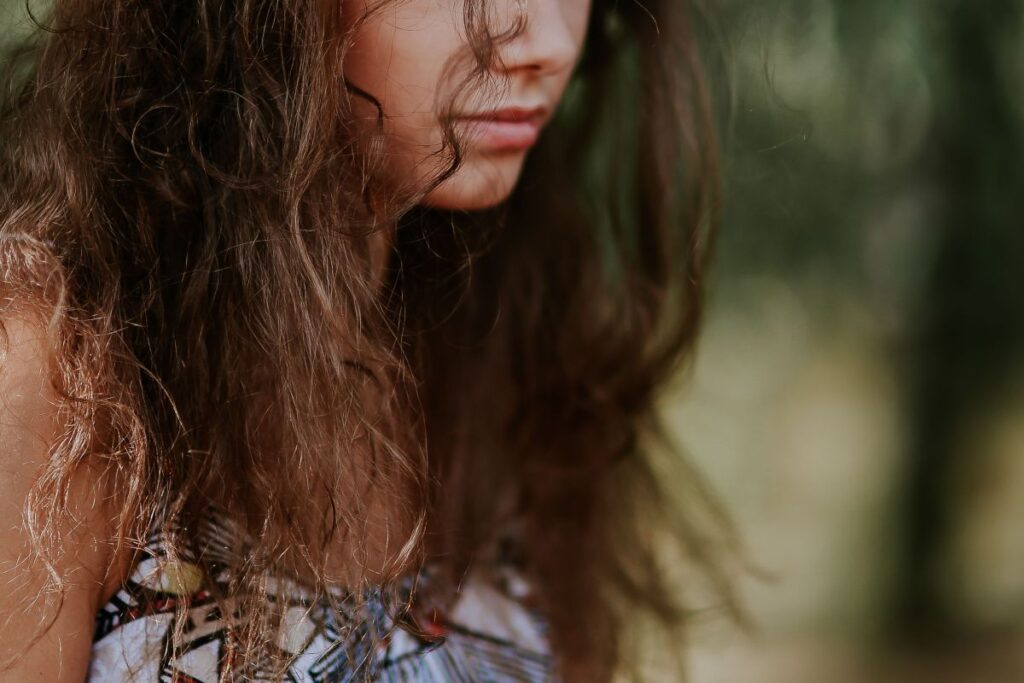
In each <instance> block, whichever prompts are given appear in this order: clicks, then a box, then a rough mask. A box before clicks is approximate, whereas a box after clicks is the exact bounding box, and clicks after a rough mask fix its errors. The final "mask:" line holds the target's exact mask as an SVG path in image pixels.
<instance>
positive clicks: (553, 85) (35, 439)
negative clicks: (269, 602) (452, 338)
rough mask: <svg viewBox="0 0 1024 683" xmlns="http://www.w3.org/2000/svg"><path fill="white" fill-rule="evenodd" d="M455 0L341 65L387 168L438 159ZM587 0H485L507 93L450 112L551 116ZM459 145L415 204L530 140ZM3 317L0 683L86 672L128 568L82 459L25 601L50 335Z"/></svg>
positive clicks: (515, 168) (456, 20)
mask: <svg viewBox="0 0 1024 683" xmlns="http://www.w3.org/2000/svg"><path fill="white" fill-rule="evenodd" d="M348 1H349V0H346V2H348ZM461 2H462V0H405V1H404V2H400V3H397V4H394V5H393V6H389V7H388V8H387V9H386V10H385V11H383V12H381V13H378V14H376V15H374V17H373V18H372V19H371V20H370V21H369V22H367V23H365V24H363V25H362V26H361V27H360V29H359V31H358V33H357V35H356V40H355V44H354V47H353V49H352V51H351V52H350V53H349V56H348V59H347V61H346V63H345V65H344V75H345V76H346V77H347V78H349V79H350V80H351V81H352V82H353V83H355V84H356V85H357V86H359V87H360V88H362V89H364V90H366V91H368V92H370V93H372V94H373V95H374V96H376V97H377V98H378V99H379V100H380V102H381V104H382V108H383V111H384V114H385V132H386V133H387V139H388V140H389V142H388V144H389V145H390V148H389V150H388V151H389V159H390V160H391V162H390V163H391V167H390V168H389V169H388V170H389V171H390V172H391V173H392V174H394V177H398V178H401V179H406V180H411V181H414V182H419V181H422V180H424V179H425V178H428V177H429V176H430V175H431V174H432V173H434V172H435V171H436V170H437V168H438V167H437V161H436V158H434V157H431V152H434V151H436V150H437V149H439V148H440V145H441V141H442V138H441V128H440V125H439V122H438V118H437V114H436V112H435V110H434V106H435V102H436V101H438V100H437V96H438V95H441V96H442V101H443V98H444V97H446V96H447V95H448V94H450V93H449V92H447V91H446V87H447V86H446V85H445V83H444V81H443V79H442V75H443V69H444V67H445V64H446V62H447V61H448V60H449V58H451V57H452V56H453V55H455V54H456V53H457V52H459V51H460V50H462V49H463V48H464V41H463V38H462V27H463V24H462V7H461ZM590 3H591V0H527V1H526V2H522V1H521V0H520V1H517V0H493V2H491V3H490V7H491V12H492V15H491V16H492V17H493V20H494V22H495V23H494V24H493V26H494V27H495V28H496V29H497V30H499V31H500V30H503V29H506V28H508V27H509V26H510V25H511V23H512V20H513V19H514V17H515V12H517V11H519V10H521V9H522V10H525V11H526V12H527V26H526V29H525V31H524V32H523V33H522V34H520V35H519V36H518V37H517V38H516V39H515V40H514V41H512V42H510V43H507V44H504V45H503V46H501V47H500V48H499V49H500V55H501V57H502V60H495V64H494V65H493V66H492V73H493V75H495V76H498V77H499V80H503V81H504V82H505V83H506V84H507V90H506V91H504V93H494V94H490V93H472V95H473V97H472V98H466V97H465V93H460V95H462V96H463V102H462V105H463V106H464V107H465V108H464V109H461V110H460V112H463V113H474V112H480V111H484V110H491V109H497V108H500V107H504V106H514V105H518V106H534V105H538V104H539V105H543V106H544V107H546V109H547V111H548V115H549V116H550V113H551V112H552V111H553V110H554V109H555V108H556V107H557V104H558V101H559V100H560V98H561V97H562V94H563V93H564V91H565V88H566V85H567V84H568V82H569V78H570V76H571V74H572V71H573V68H574V67H575V65H576V62H577V60H578V58H579V55H580V53H581V50H582V46H583V39H584V35H585V31H586V26H587V21H588V17H589V13H590ZM350 5H351V11H349V12H348V14H349V16H350V17H354V16H358V15H359V14H361V13H362V12H363V11H364V10H365V9H366V0H351V2H350ZM502 62H503V63H502ZM457 75H458V74H456V80H457ZM357 113H358V114H360V116H362V117H365V120H366V121H372V120H373V119H374V118H375V117H376V111H375V110H374V109H373V108H372V107H370V106H369V105H366V107H365V108H364V109H363V110H362V111H361V112H357ZM465 152H466V154H465V157H464V162H463V165H462V166H461V168H460V169H459V171H458V172H457V173H456V174H455V175H453V176H452V177H450V178H448V179H447V180H446V181H445V182H444V183H443V184H442V185H440V186H439V187H437V188H435V189H434V190H433V191H432V192H430V193H429V194H428V195H427V196H426V198H425V199H424V203H425V204H426V205H429V206H433V207H436V208H446V209H458V210H466V211H471V210H478V209H483V208H487V207H490V206H492V205H495V204H497V203H500V202H501V201H503V200H504V199H506V198H507V197H508V195H509V194H510V193H511V192H512V190H513V188H514V187H515V185H516V182H517V181H518V179H519V176H520V173H521V171H522V167H523V163H524V161H525V159H526V155H527V154H528V153H529V150H528V149H520V150H506V151H500V150H494V149H489V148H488V147H487V146H486V145H484V144H476V143H475V141H474V139H473V138H472V137H470V138H469V139H468V146H467V147H466V149H465ZM385 246H386V243H384V244H382V248H383V247H385ZM381 253H383V252H381ZM4 322H5V324H6V325H7V329H8V333H9V335H10V338H9V341H10V344H9V346H7V348H6V349H4V352H2V353H0V397H2V399H3V400H0V665H2V664H3V663H5V661H6V660H7V659H8V658H9V657H11V656H13V655H20V658H19V659H17V661H16V663H15V664H14V666H13V667H12V668H7V669H4V670H0V683H4V682H6V681H19V682H21V681H48V682H54V681H55V682H58V683H65V682H74V681H83V680H85V677H86V675H87V671H88V663H89V656H90V652H91V635H92V628H93V618H94V615H95V613H96V611H97V610H98V609H99V608H100V607H101V606H102V605H103V603H104V602H105V601H106V600H108V599H109V597H110V595H112V594H113V592H114V591H115V590H116V588H117V585H118V584H119V583H120V581H121V580H123V577H124V576H125V574H126V572H127V570H128V567H126V566H124V563H123V561H122V559H121V558H116V557H113V556H112V553H111V552H110V549H109V548H106V547H104V546H103V545H102V544H99V543H96V542H95V539H97V538H109V537H110V533H111V529H112V528H113V526H112V522H111V512H110V511H106V510H102V509H98V504H97V501H98V500H104V499H106V498H108V497H109V496H108V494H107V493H105V490H106V488H107V487H106V486H105V484H104V481H103V477H102V476H101V474H100V473H98V472H95V471H93V470H92V468H90V467H83V468H81V469H80V470H79V471H78V472H76V475H75V478H74V481H73V482H72V492H71V496H70V504H71V506H72V508H73V509H74V511H75V513H76V514H75V517H76V518H77V519H78V520H80V522H79V523H78V524H77V525H76V526H75V527H74V528H71V529H65V530H62V531H63V533H65V534H66V536H65V537H66V538H67V539H68V542H67V544H66V545H65V547H66V548H67V549H68V552H66V553H65V554H64V555H63V556H62V557H61V558H60V560H59V562H60V563H59V565H58V566H57V569H58V571H61V572H62V573H64V574H65V576H66V577H67V579H68V581H67V591H66V593H65V596H64V603H63V607H62V608H61V609H60V610H59V611H57V610H56V609H55V608H53V606H52V605H51V606H50V607H49V608H48V607H46V606H45V605H43V604H42V603H38V602H36V603H30V602H26V601H25V596H31V595H33V594H34V592H35V591H34V590H33V589H34V588H36V589H37V588H38V587H39V586H42V585H43V584H44V581H45V570H44V568H43V567H42V566H41V564H40V563H39V562H38V561H35V560H34V559H33V558H32V555H31V552H30V546H29V542H28V537H27V534H26V532H25V529H24V526H23V522H22V517H21V510H22V509H23V508H24V504H25V500H26V496H27V495H28V492H29V490H30V489H31V487H32V484H33V483H34V481H35V476H36V473H37V472H38V471H39V469H40V468H41V466H42V465H43V463H44V462H45V460H46V457H47V453H48V448H49V445H50V443H52V441H53V440H54V439H55V438H57V437H58V434H59V431H60V430H59V425H58V416H57V414H56V410H55V408H54V405H55V402H54V398H53V396H52V394H51V389H50V388H49V385H48V383H47V381H46V377H47V372H48V366H47V363H48V358H49V356H50V354H51V344H50V342H49V340H48V339H47V337H46V334H45V331H44V329H43V328H42V327H41V326H39V325H36V324H34V323H33V322H32V321H30V320H20V319H16V318H5V320H4ZM90 539H93V540H92V542H90ZM46 617H55V620H54V622H53V624H52V626H51V628H50V629H49V631H48V632H47V633H46V635H45V637H43V638H42V639H39V640H38V641H32V640H31V639H30V638H28V637H27V636H28V635H29V634H32V633H33V632H35V631H36V626H37V625H38V623H39V620H40V619H41V618H46ZM0 668H2V666H0Z"/></svg>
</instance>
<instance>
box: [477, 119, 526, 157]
mask: <svg viewBox="0 0 1024 683" xmlns="http://www.w3.org/2000/svg"><path fill="white" fill-rule="evenodd" d="M462 121H463V122H464V123H466V124H467V126H468V127H469V131H470V134H471V135H472V136H473V138H474V140H475V141H476V142H477V143H479V144H482V145H484V146H486V147H487V148H489V149H492V150H496V151H499V150H523V149H527V148H529V147H532V146H533V144H534V143H535V142H537V138H538V137H539V135H540V125H538V124H537V123H536V122H534V121H499V120H497V119H462Z"/></svg>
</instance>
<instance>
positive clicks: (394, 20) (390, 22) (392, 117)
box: [344, 0, 459, 144]
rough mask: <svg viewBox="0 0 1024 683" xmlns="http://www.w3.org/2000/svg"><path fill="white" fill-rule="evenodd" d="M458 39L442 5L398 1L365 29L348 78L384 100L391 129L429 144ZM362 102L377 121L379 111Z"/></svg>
mask: <svg viewBox="0 0 1024 683" xmlns="http://www.w3.org/2000/svg"><path fill="white" fill-rule="evenodd" d="M458 41H459V36H458V33H457V31H456V30H455V25H454V23H453V21H452V17H451V14H450V12H449V11H448V10H447V9H446V8H445V7H443V6H442V4H441V3H435V2H428V1H426V0H411V1H409V2H403V3H395V5H393V6H388V7H387V8H386V9H385V10H384V11H382V12H380V13H379V14H377V15H375V16H374V17H373V18H372V19H371V20H370V21H368V22H365V23H364V24H363V25H362V27H360V29H359V31H358V33H357V34H356V36H355V39H354V42H353V44H352V47H351V49H350V51H349V53H348V55H347V56H346V60H345V66H344V72H345V77H346V78H347V79H348V80H349V81H350V82H352V83H353V84H354V85H356V86H358V87H359V88H361V89H363V90H365V91H366V92H368V93H370V94H371V95H373V96H374V97H376V98H377V99H378V100H379V102H380V104H381V107H382V108H383V111H384V115H385V118H386V128H385V131H386V132H388V133H389V134H391V135H394V136H395V138H396V139H398V140H403V141H405V142H406V143H411V144H426V140H427V138H432V137H433V136H434V135H436V133H437V131H436V130H435V129H436V118H435V113H434V107H435V98H436V96H437V89H438V81H439V79H440V77H441V75H442V70H443V67H444V64H445V60H446V59H447V57H448V55H449V54H451V53H452V52H454V51H455V50H456V49H457V47H458V44H459V43H458ZM357 99H361V98H357ZM359 106H360V108H361V109H360V114H361V115H363V116H368V117H369V119H370V122H371V123H372V121H373V119H375V117H376V109H375V108H374V107H373V106H372V105H371V104H370V103H368V102H367V103H365V104H360V105H359Z"/></svg>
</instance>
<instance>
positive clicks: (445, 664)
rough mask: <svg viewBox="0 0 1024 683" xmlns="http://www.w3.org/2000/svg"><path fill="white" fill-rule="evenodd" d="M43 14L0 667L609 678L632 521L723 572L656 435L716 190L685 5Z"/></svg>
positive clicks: (9, 251) (21, 67) (25, 218)
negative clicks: (680, 495)
mask: <svg viewBox="0 0 1024 683" xmlns="http://www.w3.org/2000/svg"><path fill="white" fill-rule="evenodd" d="M41 21H42V25H41V26H39V27H38V28H37V30H36V31H35V32H34V33H33V34H32V35H31V36H29V37H28V38H27V39H26V40H25V41H24V42H23V43H22V44H21V45H19V46H17V47H16V48H15V49H13V50H12V51H11V59H10V60H9V61H8V67H9V71H8V78H9V82H10V85H9V86H8V87H7V88H6V89H5V92H7V93H9V95H8V96H7V99H6V101H5V102H4V110H3V116H2V122H0V125H2V129H0V133H2V137H0V140H2V145H3V153H2V164H0V167H2V174H3V178H2V190H0V192H2V197H0V218H2V223H0V273H2V274H3V280H2V282H0V321H2V324H3V329H4V337H3V339H0V341H2V342H3V347H2V348H3V351H4V356H3V366H2V374H0V383H2V386H0V391H2V393H3V396H4V401H3V404H2V415H0V423H2V425H0V448H2V453H0V460H2V463H3V468H4V472H5V476H4V478H3V481H2V483H0V487H2V498H3V500H4V503H3V507H2V508H0V515H2V517H3V524H2V526H3V529H4V530H3V532H2V533H3V534H4V535H3V537H2V538H0V548H2V549H0V562H2V564H0V571H2V572H3V574H4V585H5V586H7V587H9V590H7V591H6V592H5V594H3V595H0V611H2V613H3V614H4V615H6V616H7V619H6V621H5V622H3V623H2V626H0V629H2V631H0V636H2V637H0V643H2V647H3V650H4V651H3V655H4V666H5V667H6V668H5V670H4V671H5V673H4V674H3V675H4V676H6V677H7V678H9V679H10V680H19V681H20V680H46V681H82V680H86V679H88V680H91V681H120V680H140V681H156V680H187V681H191V680H200V681H207V680H210V681H213V680H223V681H227V680H242V679H248V678H252V679H257V680H298V681H314V680H330V681H334V680H351V679H354V678H357V677H361V676H364V675H365V676H367V677H380V678H381V679H382V680H410V679H411V680H495V681H500V680H548V679H559V680H564V681H569V682H572V681H601V680H609V679H610V678H611V676H612V675H613V672H615V671H618V670H625V669H627V668H628V667H629V666H630V665H631V664H635V663H639V660H638V659H636V658H631V657H630V654H629V653H630V652H631V651H632V644H630V643H629V642H628V638H627V634H628V632H627V626H629V627H632V626H633V625H634V624H637V623H643V617H644V616H645V615H647V616H649V617H651V618H652V619H653V623H654V624H656V625H658V626H660V627H662V631H661V632H663V633H665V634H668V635H669V637H670V638H672V639H671V640H668V641H666V642H667V643H669V644H670V646H671V645H675V644H676V643H677V641H676V640H675V639H674V638H675V637H676V636H675V635H672V634H676V635H678V633H677V629H678V627H680V626H681V625H682V624H683V621H684V620H683V617H684V616H685V613H686V612H685V610H684V606H683V605H682V603H681V602H680V600H679V599H678V595H679V590H678V586H675V585H673V581H675V580H678V577H672V576H670V575H669V573H668V572H667V570H666V568H665V567H664V566H663V564H664V559H665V557H666V556H664V555H663V554H662V551H661V549H662V548H664V547H665V544H666V542H667V540H666V539H667V535H666V533H659V534H658V535H657V536H655V534H654V533H653V530H655V529H659V528H660V529H662V530H663V532H670V533H674V534H675V536H676V537H677V539H678V540H681V541H682V544H681V545H679V546H678V547H679V548H681V549H682V550H683V551H684V552H686V553H687V554H688V556H689V557H690V558H691V559H695V560H697V565H698V566H699V567H702V568H703V569H705V570H706V571H705V572H704V575H705V576H707V577H709V578H710V580H711V581H712V585H713V586H717V587H718V588H719V589H722V591H723V593H722V595H723V597H725V599H726V600H727V604H728V591H727V590H726V589H727V584H726V583H725V582H724V580H723V579H722V573H721V567H720V566H719V565H720V561H719V559H717V558H718V555H716V554H715V553H714V552H711V549H712V548H715V547H717V546H710V547H709V546H708V545H707V544H706V543H705V542H703V541H700V539H701V538H705V537H708V536H709V534H711V533H718V531H719V530H718V528H717V527H718V526H720V522H721V518H720V517H719V516H718V515H717V513H715V509H714V507H713V506H711V505H709V504H705V505H702V506H701V507H699V509H693V508H692V506H693V505H694V504H695V503H696V502H699V501H700V500H703V498H701V497H700V493H699V488H697V487H694V486H688V487H687V486H685V482H683V481H681V480H680V479H678V477H677V478H675V479H671V480H670V482H669V483H670V484H671V488H670V489H668V490H663V489H662V486H661V480H660V477H663V476H670V475H666V473H665V472H664V471H659V470H658V466H657V463H656V461H655V460H654V459H653V457H652V453H654V452H655V450H654V449H653V448H652V445H653V444H654V442H655V439H656V437H657V436H658V434H659V431H658V429H657V422H656V420H655V415H654V411H653V408H652V404H653V399H654V397H655V395H656V390H657V388H658V387H659V386H660V385H661V384H662V383H663V382H664V381H665V380H666V379H668V378H669V376H670V374H671V372H672V371H673V369H674V368H676V367H677V365H678V364H679V362H680V361H681V360H683V359H685V358H687V357H688V356H689V353H690V351H691V350H692V347H693V343H694V339H695V336H696V333H697V329H698V323H699V319H700V301H701V291H702V286H703V274H704V268H705V263H706V260H707V258H708V253H709V247H710V242H711V236H712V234H713V232H712V228H713V227H714V224H715V222H716V220H717V213H716V187H717V176H716V165H715V154H714V150H715V143H714V137H713V134H712V130H711V126H710V123H709V120H710V115H709V105H708V101H707V95H706V93H705V89H704V85H703V81H702V78H701V73H700V68H699V62H698V58H697V51H696V46H695V44H694V42H693V40H692V38H691V36H690V33H689V26H690V23H689V22H690V16H689V14H688V12H687V11H686V8H685V6H684V4H683V3H680V2H678V1H677V0H664V1H662V0H657V1H652V2H647V3H645V4H640V3H623V2H614V0H592V1H591V0H529V2H526V3H522V2H513V1H512V0H487V1H485V0H451V2H431V1H430V0H407V1H405V2H396V1H395V0H386V1H382V2H374V3H366V2H360V1H359V0H345V1H344V2H338V3H324V2H319V1H311V0H287V1H286V0H279V1H278V2H266V1H265V0H234V1H231V2H228V1H226V0H182V1H180V2H162V3H136V2H126V1H125V0H56V1H55V2H54V3H53V6H52V9H51V15H50V16H48V17H47V18H46V19H44V20H41ZM686 481H692V480H691V479H687V480H686ZM684 488H685V492H686V503H687V506H690V507H689V508H688V509H687V510H686V511H685V513H686V514H683V512H684V511H683V509H682V507H681V506H677V507H679V512H678V514H677V513H674V512H673V510H674V509H676V508H674V507H673V501H672V499H671V496H670V495H668V494H669V493H675V492H678V491H681V490H683V489H684ZM709 513H710V514H709ZM659 520H660V522H659ZM702 520H705V521H702ZM657 524H661V526H660V527H658V526H656V525H657ZM651 633H652V634H653V633H654V632H653V631H651ZM645 637H646V636H645ZM673 649H674V648H673ZM5 680H6V679H5Z"/></svg>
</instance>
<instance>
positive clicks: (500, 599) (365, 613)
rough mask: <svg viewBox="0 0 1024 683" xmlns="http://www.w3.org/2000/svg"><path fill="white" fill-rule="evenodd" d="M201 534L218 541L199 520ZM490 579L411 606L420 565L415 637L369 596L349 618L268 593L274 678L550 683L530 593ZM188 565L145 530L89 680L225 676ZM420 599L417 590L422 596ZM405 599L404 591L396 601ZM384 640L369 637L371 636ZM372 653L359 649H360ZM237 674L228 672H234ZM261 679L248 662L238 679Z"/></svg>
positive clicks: (116, 682)
mask: <svg viewBox="0 0 1024 683" xmlns="http://www.w3.org/2000/svg"><path fill="white" fill-rule="evenodd" d="M208 526H209V528H208V529H207V530H206V533H207V534H208V535H210V536H212V537H216V536H217V535H218V534H224V533H226V530H225V529H224V527H222V526H218V525H217V524H215V523H212V522H211V523H210V524H209V525H208ZM498 566H499V569H500V571H499V573H498V575H497V576H498V578H497V579H486V580H485V579H484V578H483V574H482V573H474V572H470V574H469V575H468V576H467V577H466V580H465V581H464V582H463V583H462V585H461V586H460V588H459V591H458V595H457V599H456V601H455V602H454V603H453V604H452V607H451V609H449V610H447V611H446V612H445V611H442V610H439V609H437V608H436V607H434V606H432V605H431V604H428V603H427V602H425V601H424V600H422V599H420V598H418V597H417V596H419V595H421V593H422V588H423V587H429V586H430V584H431V581H432V580H433V578H434V572H435V568H434V567H433V566H432V565H430V564H428V565H426V566H425V567H423V568H422V569H421V570H420V572H419V574H418V575H417V577H416V581H415V584H414V582H413V580H412V577H410V578H409V579H407V581H406V582H405V583H404V584H403V586H404V589H406V590H409V589H411V587H412V586H413V585H415V586H416V591H415V593H412V596H413V600H412V605H413V608H412V609H411V610H410V611H409V612H408V619H409V620H410V621H411V622H412V623H413V624H414V625H415V627H416V628H417V629H419V631H420V632H421V634H423V633H425V634H428V635H429V636H430V637H429V638H424V637H423V636H422V635H415V634H414V633H413V632H411V631H410V630H406V629H403V628H401V627H400V626H399V627H398V628H395V629H391V628H390V627H392V626H394V624H393V623H392V622H391V620H390V618H389V617H388V615H387V614H386V612H385V610H384V608H383V602H382V599H381V595H380V593H379V592H375V591H372V590H371V591H369V592H368V593H367V594H366V601H365V603H364V607H363V609H362V610H361V611H360V613H359V614H360V616H356V615H355V614H354V613H352V612H346V611H345V608H344V602H342V604H341V605H340V609H339V610H335V609H332V608H331V606H330V605H329V603H328V602H327V601H326V600H322V599H321V600H317V601H313V600H309V599H305V598H304V597H303V596H304V595H308V594H306V593H304V592H303V591H301V589H299V588H298V587H297V586H294V585H292V584H289V585H288V590H287V591H281V590H278V589H280V588H282V586H281V585H278V586H271V587H269V590H268V593H269V596H270V597H269V598H268V599H282V598H279V597H275V596H279V595H287V596H288V597H287V598H284V599H287V600H288V604H287V607H286V611H285V625H286V628H285V629H284V633H283V635H282V637H281V638H280V639H279V640H278V642H277V643H276V647H278V648H280V652H278V653H277V654H280V655H285V656H290V655H294V658H293V659H292V660H291V665H290V666H289V668H288V671H287V676H286V677H285V680H286V681H289V682H291V683H321V682H323V683H326V682H331V683H334V682H339V683H347V682H349V681H356V680H366V678H364V677H367V676H368V680H373V681H381V682H382V683H390V682H399V681H402V682H405V683H426V682H432V683H433V682H436V683H442V682H444V683H448V682H451V681H454V682H460V681H461V682H466V683H476V682H478V681H479V682H482V683H491V682H493V683H504V682H521V683H541V682H544V683H548V682H551V681H555V680H556V677H555V676H554V674H553V670H552V667H553V662H552V658H551V654H550V652H549V649H548V643H547V630H546V622H545V620H544V618H543V617H542V615H541V614H540V613H538V612H537V610H536V609H535V608H533V607H531V602H530V590H529V586H528V584H527V583H526V582H525V581H524V580H523V578H522V574H521V573H520V571H519V570H518V568H517V567H516V566H515V565H514V563H512V562H501V563H499V565H498ZM201 576H202V574H201V572H200V571H199V569H198V567H196V566H195V565H194V564H190V563H189V562H187V561H176V562H171V561H170V560H169V559H168V557H167V556H166V554H165V553H164V552H163V546H162V543H161V541H160V536H159V535H157V534H154V535H153V537H152V538H151V541H150V543H149V545H148V546H147V548H146V551H145V553H144V554H143V556H142V559H141V560H140V561H139V563H138V564H137V565H136V566H135V568H134V571H133V572H132V574H131V576H130V577H129V578H128V580H126V581H125V582H124V584H123V585H122V586H121V588H120V590H119V591H118V592H117V593H116V594H115V595H114V596H113V597H112V598H111V599H110V601H108V602H107V604H106V605H104V607H103V608H102V609H101V610H100V611H99V612H98V613H97V615H96V628H95V632H94V637H93V647H92V660H91V664H90V672H89V678H88V681H89V682H90V683H127V682H129V681H138V682H139V683H158V682H159V683H218V682H219V681H220V680H221V672H222V671H225V670H231V667H230V666H229V664H230V659H231V653H232V651H231V648H230V647H229V641H230V633H229V630H228V629H227V628H226V627H225V622H224V620H223V619H222V616H221V611H220V607H219V606H218V604H217V602H216V600H215V599H214V597H213V595H212V594H211V592H210V591H208V590H205V589H204V588H203V586H202V585H201V584H202V578H201ZM428 593H429V591H428ZM405 595H409V593H405ZM182 602H184V603H186V605H187V614H188V620H187V623H186V628H185V640H186V645H185V646H184V647H181V648H179V649H178V650H177V651H176V652H174V651H172V648H171V647H170V625H171V619H172V617H173V615H174V612H175V609H176V607H177V606H178V605H179V604H181V603H182ZM388 631H390V635H388V636H386V637H384V638H380V639H371V638H369V637H368V636H369V635H370V634H372V633H377V634H385V633H388ZM375 640H376V647H375V648H374V649H373V651H369V644H370V643H371V642H374V641H375ZM236 668H237V667H236ZM231 680H246V681H253V680H255V681H259V680H268V671H265V670H261V667H260V666H259V663H258V662H257V663H255V666H254V670H251V671H247V672H246V674H245V676H244V678H243V676H242V675H241V674H237V676H236V678H232V679H231Z"/></svg>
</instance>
